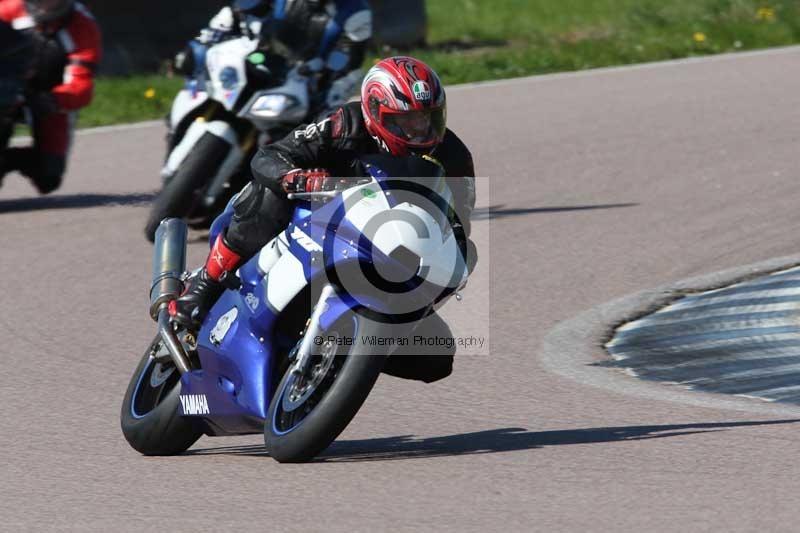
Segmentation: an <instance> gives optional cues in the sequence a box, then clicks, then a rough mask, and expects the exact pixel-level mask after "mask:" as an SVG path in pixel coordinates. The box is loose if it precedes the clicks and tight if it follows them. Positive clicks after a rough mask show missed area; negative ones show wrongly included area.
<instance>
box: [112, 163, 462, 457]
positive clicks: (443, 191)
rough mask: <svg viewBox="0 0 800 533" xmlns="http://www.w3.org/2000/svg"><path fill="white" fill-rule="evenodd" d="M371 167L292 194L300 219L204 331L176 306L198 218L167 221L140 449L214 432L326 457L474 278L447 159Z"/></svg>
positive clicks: (131, 405) (136, 398) (161, 233)
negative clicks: (179, 321) (258, 436)
mask: <svg viewBox="0 0 800 533" xmlns="http://www.w3.org/2000/svg"><path fill="white" fill-rule="evenodd" d="M361 163H362V165H363V168H364V172H363V175H364V177H363V178H362V179H356V180H343V181H342V182H341V184H339V185H337V186H336V187H335V188H334V189H332V190H328V191H323V192H317V193H292V194H290V198H291V199H294V200H297V204H296V207H295V210H294V214H293V216H292V220H291V223H290V224H289V226H288V228H286V230H285V231H284V232H282V233H281V234H280V235H278V236H277V237H275V239H273V240H272V242H270V243H269V244H267V245H266V246H265V247H264V248H263V249H262V250H261V252H260V253H258V254H256V256H254V257H252V258H251V259H250V260H249V261H247V262H246V263H245V264H244V265H242V266H241V267H240V268H239V269H238V271H237V272H236V275H235V276H233V278H234V279H232V280H230V283H229V282H228V281H226V284H227V285H228V287H229V288H228V289H227V290H226V291H225V292H224V293H223V294H222V296H221V297H220V298H219V300H217V302H216V303H215V304H214V306H213V307H212V308H211V310H210V312H209V314H208V316H207V317H206V319H205V320H204V321H203V324H202V326H201V328H200V330H199V332H198V333H197V334H196V335H195V334H193V333H191V332H187V331H186V330H184V329H182V328H180V327H179V326H178V325H176V324H174V323H173V322H172V321H171V320H170V317H169V313H168V307H169V303H170V302H171V301H172V300H174V299H176V298H177V297H178V295H179V294H180V293H181V291H182V289H183V282H182V280H183V279H185V274H184V272H183V271H184V269H185V257H186V255H185V254H186V226H185V224H184V223H183V222H181V221H180V220H177V219H170V220H166V221H164V222H163V223H162V224H161V225H160V226H159V229H158V232H157V239H156V245H155V248H154V262H153V285H152V290H151V308H150V313H151V316H152V317H153V318H154V319H156V320H157V321H158V324H159V327H158V330H159V332H158V334H157V335H156V337H155V339H154V340H153V342H152V343H151V344H150V346H149V347H148V348H147V350H146V351H145V353H144V355H143V356H142V358H141V360H140V362H139V365H138V367H137V368H136V370H135V371H134V374H133V377H132V378H131V381H130V384H129V386H128V390H127V392H126V394H125V399H124V400H123V405H122V411H121V425H122V432H123V434H124V435H125V438H126V439H127V440H128V442H129V443H130V445H131V446H132V447H133V448H134V449H135V450H137V451H139V452H140V453H143V454H146V455H173V454H179V453H181V452H183V451H185V450H186V449H188V448H189V447H190V446H191V445H192V444H194V442H195V441H196V440H197V439H198V438H200V436H201V435H203V434H205V435H209V436H225V435H242V434H252V433H263V435H264V440H265V445H266V449H267V451H268V452H269V454H270V456H271V457H273V458H274V459H276V460H277V461H281V462H299V461H308V460H311V459H312V458H314V457H315V456H316V455H317V454H319V453H320V452H321V451H322V450H324V449H325V448H326V447H328V445H329V444H330V443H331V442H332V441H333V440H334V439H336V437H337V436H338V435H339V434H340V433H341V432H342V431H343V430H344V429H345V427H346V426H347V425H348V424H349V422H350V421H351V420H352V418H353V417H354V416H355V415H356V413H357V412H358V410H359V409H360V408H361V405H362V404H363V402H364V401H365V400H366V398H367V396H368V395H369V393H370V391H371V390H372V387H373V385H374V384H375V381H376V380H377V378H378V375H379V374H380V373H381V371H383V370H384V366H385V365H386V364H388V363H389V362H390V361H391V359H390V358H392V357H398V350H407V349H408V344H407V342H408V341H409V340H411V342H412V343H416V342H417V340H416V338H415V337H414V335H419V333H420V332H421V331H423V330H424V328H425V325H424V321H425V320H428V319H430V318H436V317H435V316H431V313H432V312H433V311H434V310H435V309H438V308H439V307H441V306H442V305H444V304H445V303H446V302H447V301H448V300H450V298H451V297H452V296H454V295H457V292H458V291H459V290H460V289H461V288H462V287H464V285H465V284H466V282H467V278H468V276H469V268H468V263H469V260H468V259H469V254H470V252H469V251H468V249H467V248H466V247H465V246H464V243H465V242H466V239H465V236H464V231H463V225H461V224H459V223H458V216H457V215H454V214H453V210H452V209H450V206H451V205H452V201H451V198H452V197H451V192H450V190H449V188H448V186H447V183H446V180H445V179H444V178H443V176H442V172H441V168H440V167H438V166H437V165H436V164H434V163H431V162H429V161H425V160H423V159H422V158H407V159H392V158H390V157H387V156H368V157H365V158H362V160H361ZM395 176H406V177H404V178H399V177H398V178H396V177H395ZM408 176H412V177H411V178H409V177H408ZM413 176H427V178H424V179H415V178H413ZM231 215H232V209H230V208H229V209H226V210H225V212H224V213H223V214H222V215H221V216H220V218H219V219H218V221H217V222H215V223H214V225H213V226H212V229H211V235H210V239H212V240H213V239H214V238H215V237H216V236H217V235H218V234H219V231H220V230H221V228H222V227H223V226H224V225H225V223H226V220H229V219H230V217H231ZM423 350H424V348H423ZM429 353H430V352H428V354H429ZM420 355H421V354H419V353H413V352H412V355H410V357H418V356H420ZM387 358H389V359H387Z"/></svg>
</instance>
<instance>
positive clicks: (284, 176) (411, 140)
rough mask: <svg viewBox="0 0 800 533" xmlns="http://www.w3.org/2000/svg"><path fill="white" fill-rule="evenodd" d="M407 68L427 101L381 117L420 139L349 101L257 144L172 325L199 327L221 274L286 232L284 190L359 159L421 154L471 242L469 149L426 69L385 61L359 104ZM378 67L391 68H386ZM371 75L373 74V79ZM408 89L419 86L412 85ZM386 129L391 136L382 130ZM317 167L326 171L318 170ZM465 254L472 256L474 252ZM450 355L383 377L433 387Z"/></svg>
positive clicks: (439, 330) (317, 186) (318, 183)
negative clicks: (440, 178)
mask: <svg viewBox="0 0 800 533" xmlns="http://www.w3.org/2000/svg"><path fill="white" fill-rule="evenodd" d="M398 62H399V64H400V65H402V68H401V69H399V70H398V67H397V65H396V64H395V63H398ZM412 62H413V63H412ZM409 63H412V64H413V68H412V69H411V71H412V72H414V73H415V75H417V76H418V77H419V80H421V81H423V82H424V83H425V84H426V87H428V86H430V87H431V89H430V92H431V93H433V97H429V99H430V100H432V102H429V103H427V104H425V105H421V104H420V105H418V107H420V109H421V110H413V109H412V110H405V111H404V110H403V109H402V107H403V104H398V102H394V106H395V107H396V106H398V105H400V106H401V107H400V108H398V109H391V108H392V107H393V106H392V104H391V103H389V102H388V101H382V102H381V104H382V105H383V104H389V105H388V106H387V107H388V108H389V109H390V111H391V114H389V112H387V113H386V116H387V117H398V116H400V117H401V118H402V117H406V118H411V120H412V121H414V120H418V119H419V120H421V121H422V123H423V126H422V131H423V135H418V136H417V137H414V132H413V131H412V130H413V127H414V125H413V124H412V125H411V126H407V128H408V129H407V130H406V131H400V130H399V129H398V125H399V124H401V120H399V119H394V122H391V121H390V119H389V118H387V119H386V124H379V123H378V120H379V119H380V117H378V116H377V115H374V116H373V115H371V114H370V112H369V111H368V110H367V111H365V108H364V107H362V105H361V104H360V103H358V102H354V103H350V104H347V105H345V106H343V107H341V108H340V109H338V110H337V111H336V112H334V113H333V114H332V115H331V116H330V117H329V118H327V119H325V120H323V121H322V122H319V123H317V124H310V125H308V126H301V127H299V128H297V129H296V130H294V131H293V132H292V133H290V134H289V135H288V136H287V137H286V138H284V139H283V140H281V141H278V142H275V143H273V144H269V145H265V146H262V147H261V149H260V150H259V151H258V153H257V155H256V156H255V158H254V159H253V162H252V170H253V175H254V179H253V181H252V182H250V183H249V184H248V185H246V186H245V188H244V189H242V191H241V192H240V193H239V195H238V197H237V198H236V199H235V201H234V214H233V218H232V220H231V222H230V225H229V226H228V227H227V228H226V230H225V231H223V232H222V234H221V235H220V236H219V237H218V239H217V241H216V242H215V243H214V245H213V247H212V250H211V253H210V254H209V257H208V260H207V261H206V265H205V267H204V268H203V269H202V270H201V271H200V273H199V274H198V275H197V276H195V277H193V278H192V279H191V280H190V281H189V284H188V287H187V290H186V291H185V293H184V294H183V295H182V296H181V297H180V298H179V299H178V300H177V301H176V302H175V304H174V305H173V306H171V308H170V312H171V314H172V315H173V318H174V319H175V320H176V321H177V322H179V323H181V324H182V325H184V326H185V327H187V328H189V329H193V330H196V329H198V328H199V326H200V324H201V322H202V320H203V318H205V316H206V314H207V312H208V309H209V308H210V307H211V305H213V303H214V302H215V301H216V299H217V298H218V297H219V294H220V293H221V292H222V290H223V283H222V281H223V279H224V277H225V276H226V274H227V273H229V272H232V271H235V269H236V268H237V267H238V266H239V265H240V264H241V263H242V260H243V259H247V258H249V257H251V256H253V255H254V254H256V253H257V252H258V251H259V250H260V249H261V248H262V247H263V246H264V245H266V244H267V243H268V242H269V241H270V240H272V239H273V238H274V237H275V236H276V235H277V234H278V233H279V232H280V231H281V230H283V229H285V228H286V226H287V224H288V223H289V219H290V214H291V209H292V205H291V202H290V201H289V200H288V198H287V192H286V191H287V190H305V191H317V190H321V188H322V186H323V184H324V182H325V178H326V177H327V176H329V175H334V176H337V177H341V176H350V175H352V173H353V163H354V161H355V160H356V159H357V157H358V156H359V155H364V154H373V153H378V152H388V153H391V154H393V155H398V156H404V155H411V154H414V153H417V154H419V153H425V154H426V155H428V156H430V157H433V158H434V159H435V160H437V161H438V162H439V163H440V164H441V165H442V167H443V168H444V170H445V175H446V177H447V179H448V182H449V185H450V189H451V190H452V191H453V196H454V203H455V204H456V206H457V208H458V210H459V211H460V213H461V215H460V220H461V222H462V224H463V225H464V230H465V234H466V236H467V237H468V236H469V213H471V211H472V208H473V207H474V203H475V192H474V191H475V189H474V176H475V171H474V167H473V163H472V156H471V154H470V152H469V150H468V149H467V147H466V146H465V145H464V143H463V142H462V141H461V140H460V139H459V138H458V137H457V136H456V135H455V134H454V133H453V132H452V131H450V130H449V129H445V127H444V116H445V101H444V90H443V89H442V88H441V85H440V82H439V80H438V76H436V74H435V73H434V72H433V71H432V70H431V69H430V68H429V67H427V65H424V63H422V62H419V61H417V60H413V59H411V58H390V59H386V60H383V61H382V62H380V63H378V65H376V66H375V67H373V69H372V70H371V71H370V72H369V73H367V76H366V78H365V81H364V85H363V87H362V99H369V101H370V102H372V101H373V99H372V97H371V92H370V91H373V90H375V89H374V86H375V84H378V86H379V88H378V90H380V89H381V87H380V86H381V85H385V86H386V88H387V90H389V89H390V88H391V86H394V88H395V89H397V88H398V85H400V81H395V80H392V81H387V76H389V78H388V79H390V80H391V77H392V76H394V77H397V76H398V72H400V71H402V70H403V69H406V65H407V64H409ZM384 64H386V65H388V66H389V67H391V68H387V69H384V68H383V65H384ZM376 71H377V73H378V74H379V75H372V74H374V73H375V72H376ZM376 79H377V81H375V80H376ZM412 83H413V81H412ZM418 83H419V81H418ZM413 86H414V87H417V84H416V83H414V84H413ZM405 87H406V91H405V92H406V93H408V94H407V95H404V96H403V95H401V97H400V100H403V101H405V100H409V102H410V101H411V100H410V99H411V98H413V97H414V96H413V93H412V91H411V89H410V87H411V83H406V84H405ZM401 91H402V89H401ZM415 91H416V89H415ZM437 92H438V93H439V96H437ZM419 94H424V93H419ZM365 101H366V100H365ZM426 106H427V107H426ZM405 107H408V106H405ZM439 119H440V120H439ZM426 121H427V122H426ZM402 124H406V122H402ZM436 124H438V126H436ZM387 125H388V126H389V130H391V131H389V130H387V128H386V127H384V126H387ZM417 125H418V124H417ZM417 133H418V132H417ZM322 168H324V169H325V171H321V170H320V169H322ZM310 169H311V170H310ZM471 255H474V249H472V251H471ZM467 260H468V263H471V264H470V268H472V267H474V262H475V257H472V258H468V259H467ZM428 324H429V326H428V327H431V328H432V330H433V331H434V332H435V334H437V335H440V336H441V335H449V336H450V337H452V334H450V332H449V329H448V328H447V325H446V324H445V323H444V322H443V321H442V320H441V319H440V318H438V317H435V316H434V317H433V320H429V321H428ZM442 350H443V351H442ZM454 353H455V348H454V347H453V348H452V349H451V348H442V349H440V351H439V352H437V353H436V354H435V355H443V356H445V357H435V358H432V359H430V360H428V359H429V358H425V359H426V361H425V362H424V363H423V361H422V360H421V359H418V358H405V360H406V361H405V362H403V363H402V364H400V363H398V362H397V361H398V358H393V359H394V361H395V363H391V362H390V365H389V367H387V369H386V372H387V373H390V374H393V375H397V376H400V377H409V378H412V379H421V380H423V381H426V382H430V381H436V380H438V379H442V378H443V377H446V376H447V375H449V374H450V372H451V371H452V360H453V355H454ZM392 365H394V368H393V367H392ZM422 367H424V371H423V369H422Z"/></svg>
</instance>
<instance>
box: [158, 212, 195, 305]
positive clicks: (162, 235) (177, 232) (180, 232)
mask: <svg viewBox="0 0 800 533" xmlns="http://www.w3.org/2000/svg"><path fill="white" fill-rule="evenodd" d="M187 231H188V230H187V229H186V223H185V222H183V220H181V219H179V218H165V219H164V220H162V221H161V224H159V225H158V228H157V229H156V237H155V244H154V246H153V283H152V285H150V317H151V318H152V319H153V320H156V321H157V320H158V313H159V311H160V310H161V307H162V306H164V305H165V304H168V303H169V302H170V300H174V299H176V298H177V297H178V296H180V295H181V293H182V292H183V281H181V276H182V275H183V271H184V270H185V269H186V235H187Z"/></svg>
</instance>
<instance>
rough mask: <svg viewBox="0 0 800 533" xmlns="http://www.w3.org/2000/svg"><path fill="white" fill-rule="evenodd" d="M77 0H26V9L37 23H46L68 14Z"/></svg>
mask: <svg viewBox="0 0 800 533" xmlns="http://www.w3.org/2000/svg"><path fill="white" fill-rule="evenodd" d="M74 6H75V0H25V9H26V10H27V11H28V14H29V15H30V16H31V17H33V20H34V21H35V22H36V23H37V24H46V23H48V22H53V21H56V20H58V19H60V18H62V17H64V16H66V15H68V14H69V13H70V12H71V11H72V8H73V7H74Z"/></svg>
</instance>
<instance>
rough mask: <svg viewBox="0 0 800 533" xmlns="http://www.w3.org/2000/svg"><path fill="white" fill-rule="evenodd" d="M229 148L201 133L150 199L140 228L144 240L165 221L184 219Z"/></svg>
mask: <svg viewBox="0 0 800 533" xmlns="http://www.w3.org/2000/svg"><path fill="white" fill-rule="evenodd" d="M230 149H231V145H230V144H228V143H227V142H225V141H224V140H222V139H220V138H219V137H217V136H216V135H214V134H212V133H205V134H203V136H202V137H200V139H199V140H198V141H197V144H195V145H194V146H193V147H192V149H191V152H190V153H189V155H187V156H186V159H184V161H183V163H181V165H180V167H179V168H178V170H177V172H175V175H174V176H172V178H171V179H170V180H169V181H167V183H165V184H164V188H163V189H161V192H159V193H158V195H157V196H156V198H155V200H153V207H152V208H151V209H150V216H149V217H148V219H147V224H146V225H145V228H144V233H145V236H146V237H147V240H149V241H150V242H153V240H154V239H155V234H156V229H157V228H158V225H159V224H160V223H161V221H162V220H163V219H165V218H171V217H176V218H185V217H186V216H188V215H190V214H191V212H192V210H193V209H194V208H195V206H196V205H197V203H198V200H199V198H200V196H201V193H202V191H203V190H204V189H205V188H206V186H207V185H208V181H209V180H211V178H213V177H214V174H215V173H216V172H217V170H219V168H220V167H221V166H222V163H223V162H224V161H225V158H226V157H227V156H228V153H229V152H230Z"/></svg>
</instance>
